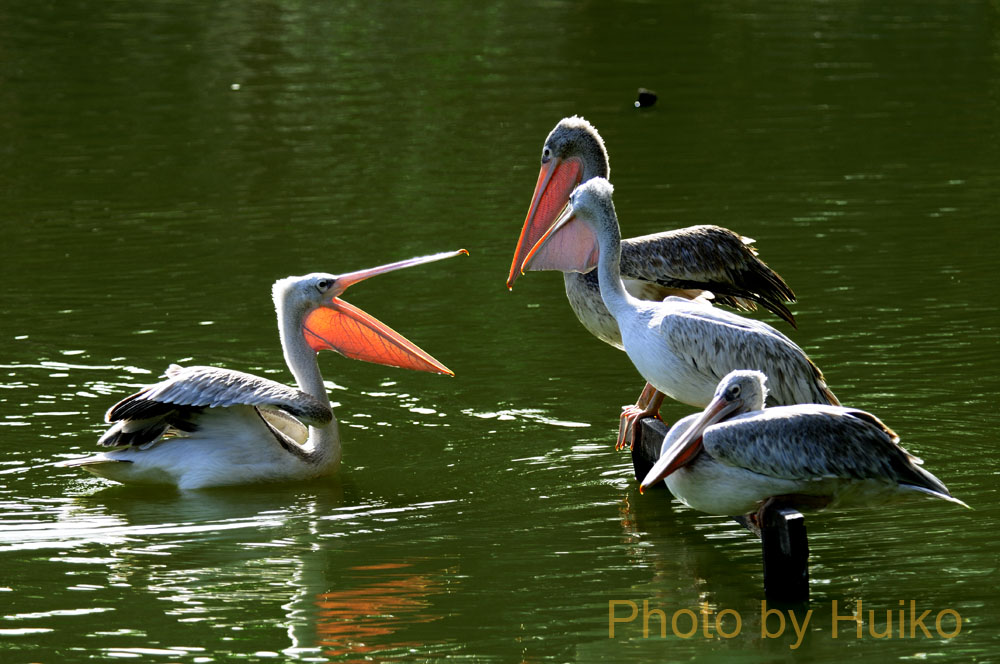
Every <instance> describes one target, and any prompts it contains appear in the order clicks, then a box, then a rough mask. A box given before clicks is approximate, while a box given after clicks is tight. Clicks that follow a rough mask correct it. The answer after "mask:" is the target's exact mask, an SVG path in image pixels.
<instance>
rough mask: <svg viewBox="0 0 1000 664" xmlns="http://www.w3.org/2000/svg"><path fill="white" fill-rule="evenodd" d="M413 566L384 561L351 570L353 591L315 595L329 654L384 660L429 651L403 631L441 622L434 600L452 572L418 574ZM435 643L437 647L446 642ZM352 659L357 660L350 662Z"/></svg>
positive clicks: (320, 632) (349, 582)
mask: <svg viewBox="0 0 1000 664" xmlns="http://www.w3.org/2000/svg"><path fill="white" fill-rule="evenodd" d="M411 566H412V564H411V563H384V564H380V565H364V566H359V567H352V568H350V570H351V571H352V572H355V573H356V574H351V575H349V576H347V577H346V578H345V579H344V584H345V585H351V587H350V588H345V589H344V590H337V591H332V592H325V593H320V594H318V595H317V596H316V606H317V607H319V614H318V616H317V621H316V632H317V641H318V644H317V645H319V646H322V647H324V648H329V650H324V654H326V655H329V656H338V657H339V656H343V655H349V654H353V655H359V656H361V657H359V660H358V661H361V659H365V660H366V661H370V656H371V655H372V654H373V653H380V655H381V658H382V659H383V660H384V659H386V658H390V659H391V658H393V657H394V656H397V655H395V654H394V653H392V652H391V651H399V653H398V657H407V656H410V653H409V652H408V651H409V649H411V648H426V646H427V645H428V642H427V641H425V640H420V641H417V640H407V639H405V638H402V636H401V635H399V634H398V632H401V631H404V630H405V629H406V628H409V627H410V626H412V625H418V624H422V623H429V622H433V621H435V620H440V618H441V616H440V615H438V614H434V613H431V612H430V611H429V609H430V607H431V601H430V600H429V597H431V596H433V595H438V594H440V593H442V592H444V586H445V582H444V580H443V577H444V575H445V574H446V573H447V572H448V570H441V571H438V572H432V573H425V574H414V573H412V572H410V571H407V570H408V568H409V567H411ZM443 642H444V641H440V640H438V641H435V642H434V643H443ZM346 661H353V660H350V659H348V660H346Z"/></svg>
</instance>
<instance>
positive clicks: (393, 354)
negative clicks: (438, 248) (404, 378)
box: [302, 249, 469, 376]
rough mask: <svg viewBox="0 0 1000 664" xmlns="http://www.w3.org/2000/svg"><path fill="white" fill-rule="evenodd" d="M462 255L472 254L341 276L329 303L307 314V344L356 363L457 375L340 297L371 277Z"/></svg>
mask: <svg viewBox="0 0 1000 664" xmlns="http://www.w3.org/2000/svg"><path fill="white" fill-rule="evenodd" d="M461 254H465V255H468V254H469V252H468V251H466V250H465V249H459V250H458V251H448V252H443V253H439V254H433V255H430V256H420V257H418V258H410V259H407V260H404V261H397V262H395V263H389V264H388V265H382V266H380V267H373V268H369V269H367V270H358V271H357V272H349V273H347V274H344V275H341V276H339V277H338V278H337V281H336V284H335V288H334V291H333V292H334V295H333V296H332V297H331V299H330V300H329V302H328V303H327V304H326V305H325V306H321V307H318V308H316V309H314V310H312V311H311V312H309V313H308V314H307V315H306V317H305V320H304V321H303V323H302V333H303V335H305V338H306V341H307V342H308V344H309V346H310V347H311V348H312V349H313V350H315V351H320V350H335V351H337V352H338V353H340V354H341V355H344V356H345V357H349V358H352V359H355V360H364V361H365V362H374V363H375V364H384V365H388V366H391V367H400V368H402V369H413V370H416V371H430V372H433V373H441V374H446V375H448V376H454V375H455V374H454V372H453V371H451V369H449V368H448V367H446V366H444V365H443V364H441V363H440V362H438V361H437V360H436V359H434V358H433V357H432V356H431V355H430V354H429V353H427V352H426V351H424V350H423V349H421V348H420V347H418V346H417V345H416V344H414V343H413V342H412V341H410V340H409V339H407V338H406V337H404V336H403V335H401V334H400V333H399V332H396V331H395V330H393V329H392V328H391V327H389V326H388V325H386V324H385V323H383V322H381V321H379V320H377V319H376V318H375V317H373V316H371V315H370V314H367V313H365V312H364V311H362V310H361V309H359V308H357V307H355V306H354V305H352V304H350V303H348V302H345V301H344V300H341V299H340V298H339V297H337V296H338V295H340V294H341V293H343V292H344V291H345V290H347V288H348V287H349V286H351V285H353V284H356V283H358V282H359V281H364V280H365V279H368V278H369V277H374V276H376V275H379V274H385V273H386V272H392V271H394V270H401V269H403V268H407V267H413V266H415V265H423V264H424V263H431V262H434V261H439V260H443V259H445V258H452V257H454V256H459V255H461Z"/></svg>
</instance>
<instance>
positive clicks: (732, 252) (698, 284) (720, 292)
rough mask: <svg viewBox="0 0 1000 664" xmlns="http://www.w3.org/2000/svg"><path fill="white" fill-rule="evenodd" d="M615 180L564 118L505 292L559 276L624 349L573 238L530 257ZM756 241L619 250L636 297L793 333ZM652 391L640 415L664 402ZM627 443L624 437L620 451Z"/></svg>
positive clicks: (582, 314)
mask: <svg viewBox="0 0 1000 664" xmlns="http://www.w3.org/2000/svg"><path fill="white" fill-rule="evenodd" d="M609 174H610V168H609V166H608V152H607V149H606V148H605V145H604V140H603V139H602V138H601V136H600V134H599V133H598V132H597V129H596V128H594V126H593V125H591V124H590V123H589V122H587V121H586V120H584V119H583V118H581V117H578V116H573V117H569V118H563V119H562V120H560V121H559V123H558V124H557V125H556V126H555V128H554V129H553V130H552V131H551V132H550V133H549V135H548V138H546V139H545V145H544V146H543V148H542V164H541V170H540V171H539V174H538V181H537V183H536V185H535V191H534V194H533V195H532V199H531V205H530V206H529V207H528V214H527V217H526V218H525V220H524V226H523V227H522V229H521V235H520V237H519V239H518V242H517V248H516V249H515V251H514V258H513V261H512V262H511V266H510V273H509V275H508V277H507V288H509V289H512V288H513V287H514V282H515V281H516V280H517V277H518V276H519V275H520V274H523V273H524V271H525V270H561V271H562V272H563V280H564V282H565V287H566V297H567V299H568V300H569V304H570V307H571V308H572V309H573V312H574V313H575V314H576V317H577V319H578V320H579V321H580V322H581V323H582V324H583V326H584V327H585V328H586V329H587V331H588V332H590V333H591V334H593V335H594V336H596V337H597V338H598V339H600V340H601V341H603V342H605V343H608V344H610V345H612V346H614V347H616V348H618V349H622V348H623V347H622V337H621V332H620V331H619V329H618V324H617V323H616V321H615V317H614V316H613V315H612V314H611V312H610V311H608V309H607V307H606V306H604V302H603V300H602V298H601V291H600V286H599V283H598V278H597V274H596V272H594V271H592V270H583V269H581V268H580V267H579V265H580V263H581V261H585V260H586V257H581V256H577V255H575V254H574V252H575V251H578V250H579V245H577V244H575V243H574V238H571V237H568V234H566V235H564V237H562V238H557V239H555V240H553V241H552V242H551V243H550V244H549V245H548V246H546V247H545V248H544V249H543V250H542V251H540V252H539V253H538V255H536V256H535V259H534V260H533V261H532V262H531V263H530V265H529V264H528V262H527V261H526V260H525V258H526V256H527V254H528V252H529V251H530V250H531V248H532V247H533V246H535V245H536V243H537V242H538V240H539V239H540V238H541V237H542V235H543V234H544V233H545V231H546V230H548V229H550V228H551V226H552V224H553V222H554V221H555V219H556V217H557V216H558V214H559V212H560V210H561V209H562V208H563V207H564V206H565V205H566V203H567V201H568V200H569V194H570V192H571V191H573V188H574V187H576V186H577V185H578V184H580V183H581V182H586V181H588V180H590V179H592V178H595V177H602V178H605V179H607V178H608V176H609ZM752 243H753V240H752V239H750V238H747V237H743V236H741V235H739V234H737V233H734V232H733V231H731V230H729V229H726V228H721V227H719V226H709V225H703V226H691V227H688V228H681V229H678V230H672V231H665V232H662V233H655V234H652V235H644V236H641V237H634V238H628V239H625V240H623V241H622V243H621V265H620V269H621V273H622V278H623V280H624V282H625V289H626V290H627V291H628V292H629V293H630V294H631V295H633V296H634V297H637V298H639V299H643V300H653V301H660V300H662V299H664V298H665V297H667V296H669V295H676V296H681V297H686V298H689V299H694V298H696V297H706V296H711V297H714V299H715V301H716V302H717V303H720V304H725V305H728V306H731V307H734V308H736V309H740V310H746V311H751V310H754V309H756V303H758V302H759V303H760V304H761V305H763V306H764V307H766V308H767V309H769V310H770V311H772V312H774V313H775V314H777V315H778V316H780V317H781V318H782V319H784V320H786V321H787V322H788V323H789V324H791V325H792V327H795V317H794V316H793V315H792V312H791V311H789V310H788V307H786V306H785V304H784V302H785V301H788V302H794V301H795V294H794V293H793V292H792V289H791V288H789V286H788V284H786V283H785V282H784V280H783V279H782V278H781V277H780V276H779V275H778V274H777V273H776V272H774V271H773V270H771V268H769V267H768V266H767V265H766V264H765V263H764V262H763V261H761V260H760V259H759V258H757V252H756V250H755V249H754V248H753V247H752V246H751V245H752ZM662 398H663V397H662V395H659V394H656V393H655V392H654V391H653V388H652V386H650V385H647V386H646V388H645V389H644V390H643V394H642V396H641V397H640V398H639V401H638V402H637V403H636V406H635V407H634V408H630V409H627V411H626V414H627V413H628V412H629V411H633V410H635V409H639V410H641V409H643V408H644V406H645V405H646V404H647V403H649V402H650V401H654V402H660V401H662ZM621 443H622V436H621V435H619V445H618V446H619V447H620V445H621Z"/></svg>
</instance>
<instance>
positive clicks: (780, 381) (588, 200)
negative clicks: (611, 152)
mask: <svg viewBox="0 0 1000 664" xmlns="http://www.w3.org/2000/svg"><path fill="white" fill-rule="evenodd" d="M612 192H613V187H612V186H611V183H610V182H608V181H607V180H605V179H604V178H593V179H591V180H588V181H587V182H584V183H583V184H581V185H580V186H578V187H577V188H576V189H575V190H574V191H573V193H572V194H571V195H570V203H569V205H568V206H567V207H566V209H565V210H564V212H563V213H562V215H561V216H560V217H559V219H557V220H556V222H555V223H554V224H553V225H552V227H551V228H550V229H549V230H548V231H547V232H546V233H545V234H544V235H543V236H542V237H541V238H540V239H539V241H538V243H537V244H535V246H534V247H533V248H532V249H531V251H530V252H529V253H528V255H527V257H526V259H525V262H526V263H529V264H530V263H531V261H533V260H534V257H535V256H536V255H537V253H538V252H539V251H541V250H542V249H543V248H544V247H545V245H546V243H547V242H549V241H550V239H551V238H558V237H559V234H560V233H566V234H567V235H568V237H569V243H570V244H572V247H571V248H572V251H573V252H574V254H575V255H576V256H578V257H582V258H583V259H582V260H581V261H580V262H578V263H576V264H575V265H577V266H578V267H580V268H587V267H592V265H593V262H594V260H595V258H596V260H597V273H598V280H599V283H600V288H601V297H602V298H603V300H604V304H605V305H606V306H607V308H608V310H609V311H610V312H611V313H612V314H613V315H614V317H615V319H616V320H617V322H618V327H619V329H620V330H621V335H622V343H623V344H624V346H625V352H626V353H627V354H628V356H629V359H630V360H632V364H634V365H635V367H636V369H638V370H639V373H640V374H642V376H643V378H645V379H646V381H647V382H648V383H649V384H650V385H651V386H652V387H653V388H655V390H657V391H658V392H660V393H662V394H664V395H666V396H669V397H670V398H672V399H675V400H677V401H680V402H681V403H686V404H688V405H690V406H696V407H698V408H704V407H705V406H707V405H708V403H709V401H711V399H712V395H713V393H714V392H715V386H716V385H717V384H718V382H719V379H720V378H722V376H725V375H726V374H727V373H729V372H730V371H733V370H735V369H757V370H760V371H763V372H765V373H766V374H767V375H769V376H774V377H775V380H776V381H777V385H776V387H775V389H773V390H772V391H771V393H770V396H769V400H770V404H771V405H776V406H777V405H788V404H795V403H823V404H834V405H839V402H838V401H837V398H836V397H835V396H834V395H833V392H831V391H830V389H829V388H828V387H827V385H826V380H825V379H824V378H823V374H822V373H821V372H820V370H819V368H817V367H816V365H815V364H813V363H812V361H811V360H810V359H809V358H808V356H806V354H805V351H803V350H802V349H801V348H799V347H798V346H796V345H795V343H794V342H792V340H791V339H789V338H788V337H786V336H785V335H783V334H782V333H780V332H778V331H777V330H776V329H774V328H773V327H771V326H770V325H768V324H767V323H762V322H760V321H756V320H752V319H748V318H743V317H742V316H738V315H736V314H734V313H730V312H728V311H724V310H722V309H717V308H715V307H713V306H711V305H710V304H709V303H707V302H703V301H700V300H697V301H691V300H686V299H684V298H681V297H668V298H666V299H665V300H663V301H662V302H650V301H647V300H640V299H639V298H636V297H634V296H632V295H631V294H630V293H629V292H628V291H627V290H626V289H625V285H624V283H623V282H622V278H621V273H620V270H619V264H620V257H621V240H620V237H621V236H620V231H619V229H618V218H617V216H616V215H615V209H614V204H613V202H612V200H611V195H612ZM563 242H564V243H566V240H565V239H564V240H563ZM645 393H646V391H644V395H645ZM660 402H662V396H660V398H659V399H656V398H652V399H651V400H650V401H649V402H647V403H646V405H645V407H642V397H640V402H639V404H637V406H636V407H633V408H632V409H626V414H625V415H623V417H624V418H625V427H624V429H622V430H621V434H620V437H619V445H621V441H622V435H623V434H626V433H627V432H629V431H632V433H634V425H635V423H636V422H637V421H638V420H639V419H640V418H642V417H647V416H650V415H655V414H656V412H657V411H658V409H659V405H660ZM633 442H634V437H633Z"/></svg>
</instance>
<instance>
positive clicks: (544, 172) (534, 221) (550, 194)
mask: <svg viewBox="0 0 1000 664" xmlns="http://www.w3.org/2000/svg"><path fill="white" fill-rule="evenodd" d="M582 177H583V162H582V161H580V159H579V158H577V157H570V158H569V159H561V158H558V157H554V158H552V159H550V160H549V161H548V162H546V163H544V164H542V167H541V169H540V170H539V171H538V181H537V182H536V183H535V191H534V193H533V194H532V196H531V205H530V206H529V207H528V215H527V216H526V217H525V218H524V226H522V227H521V236H520V237H519V238H518V240H517V247H516V248H515V249H514V259H513V260H512V261H511V264H510V274H509V275H508V276H507V288H508V289H512V288H514V282H515V281H516V280H517V278H518V276H520V275H521V274H524V268H523V265H524V259H525V257H526V256H527V255H528V252H529V251H530V250H531V248H532V247H534V246H535V244H537V243H538V240H539V239H540V238H541V237H542V235H543V234H544V233H545V231H547V230H549V229H550V228H551V227H552V224H553V223H554V222H555V220H556V217H558V216H559V213H560V212H561V211H562V209H563V208H564V207H565V206H566V204H567V203H568V202H569V195H570V194H571V193H572V192H573V190H574V189H575V188H576V186H577V185H578V184H580V179H581V178H582Z"/></svg>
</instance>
